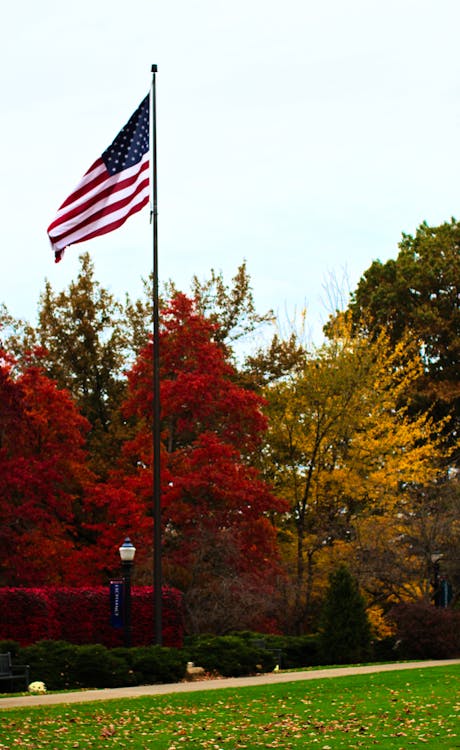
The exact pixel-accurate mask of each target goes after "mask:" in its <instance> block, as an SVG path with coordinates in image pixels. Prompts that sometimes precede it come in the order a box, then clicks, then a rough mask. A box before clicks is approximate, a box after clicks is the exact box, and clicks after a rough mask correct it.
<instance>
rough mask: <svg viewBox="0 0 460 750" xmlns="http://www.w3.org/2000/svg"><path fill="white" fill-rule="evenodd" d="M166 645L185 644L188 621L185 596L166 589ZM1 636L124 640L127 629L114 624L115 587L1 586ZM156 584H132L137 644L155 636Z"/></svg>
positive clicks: (24, 641)
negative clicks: (111, 594)
mask: <svg viewBox="0 0 460 750" xmlns="http://www.w3.org/2000/svg"><path fill="white" fill-rule="evenodd" d="M162 601H163V644H164V645H165V646H170V647H176V648H177V647H180V646H181V645H182V643H183V635H184V626H183V615H182V595H181V593H180V592H179V591H177V590H176V589H172V588H168V587H164V588H163V598H162ZM0 612H1V617H0V640H7V639H13V640H15V641H17V642H18V643H20V644H21V645H22V646H25V645H29V644H32V643H36V642H37V641H41V640H58V641H59V640H61V641H67V642H69V643H76V644H85V643H100V644H102V645H104V646H107V647H112V648H113V647H115V646H121V645H122V644H123V629H122V628H113V627H112V626H111V624H110V604H109V588H108V587H103V586H98V587H92V588H69V587H61V588H58V587H47V588H34V589H32V588H9V587H4V588H0ZM153 618H154V614H153V587H152V586H139V587H133V589H132V617H131V621H132V644H133V645H139V646H143V645H149V644H151V643H152V640H153V629H154V628H153Z"/></svg>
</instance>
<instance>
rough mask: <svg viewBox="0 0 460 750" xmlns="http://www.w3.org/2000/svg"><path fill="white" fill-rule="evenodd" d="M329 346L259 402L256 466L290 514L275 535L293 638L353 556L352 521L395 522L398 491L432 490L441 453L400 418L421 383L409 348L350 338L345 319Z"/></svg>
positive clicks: (430, 437)
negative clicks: (263, 441) (261, 441)
mask: <svg viewBox="0 0 460 750" xmlns="http://www.w3.org/2000/svg"><path fill="white" fill-rule="evenodd" d="M330 336H331V338H330V340H329V341H328V342H327V343H325V344H324V345H322V346H321V347H319V348H317V349H315V350H314V351H313V353H310V354H305V359H304V365H303V368H300V369H298V370H297V371H296V372H294V373H291V374H290V375H288V376H286V377H285V378H284V379H283V380H281V381H277V382H275V383H272V384H271V385H269V386H268V387H267V388H266V392H265V396H266V399H267V403H268V407H267V408H268V413H269V419H270V427H269V433H268V439H267V445H266V449H265V451H264V453H263V456H262V461H263V463H264V468H265V471H266V474H267V478H269V480H270V481H271V482H272V484H273V486H274V487H275V490H276V492H277V493H278V494H279V495H281V496H282V497H283V498H284V499H286V500H287V501H288V502H289V505H290V512H289V513H288V514H287V516H286V517H285V518H284V523H283V525H282V529H281V538H282V540H283V546H284V550H285V556H286V561H287V565H288V569H289V580H290V587H289V591H287V592H286V602H285V612H286V613H287V615H286V618H287V619H286V623H285V626H286V627H289V628H290V629H291V630H294V631H297V632H300V631H302V630H303V629H304V628H305V625H306V624H308V621H309V620H311V616H312V612H313V610H314V604H315V597H316V598H317V597H318V595H320V594H321V591H320V590H319V589H318V586H319V585H320V580H323V581H325V580H326V578H327V575H328V573H329V572H330V569H331V567H333V566H334V565H335V564H337V562H338V561H341V560H343V559H346V557H347V556H348V557H350V556H351V555H354V554H355V553H356V545H357V538H358V524H357V520H358V519H364V518H365V519H372V518H374V519H375V521H377V520H378V521H379V523H380V522H382V519H388V518H392V519H393V520H395V521H397V517H398V510H397V508H398V503H400V502H401V501H404V495H405V490H406V488H408V487H412V486H414V485H425V484H427V483H429V482H432V481H434V480H435V479H436V477H437V475H438V473H439V471H440V469H439V466H440V458H441V455H442V451H443V445H442V441H441V438H440V436H439V423H438V424H437V426H436V428H435V426H434V423H433V421H432V420H431V418H430V416H429V415H428V414H422V415H419V416H417V417H410V415H409V412H408V408H407V404H408V395H409V394H410V392H411V389H413V386H414V384H415V382H416V381H417V379H418V378H419V377H420V375H421V362H420V357H419V355H418V353H417V350H416V348H415V347H413V346H411V344H410V342H409V341H408V340H402V341H400V342H399V343H398V344H397V345H396V346H394V345H390V342H389V340H388V338H387V336H386V335H385V333H381V334H380V335H379V336H378V337H377V338H376V339H375V340H373V341H371V340H369V339H368V338H365V337H363V336H359V335H358V336H357V335H353V334H352V331H351V326H350V324H349V320H348V319H347V317H346V316H338V317H337V319H336V320H335V323H334V330H333V332H332V333H330ZM377 528H378V523H376V524H375V529H377ZM393 530H394V531H395V533H397V529H396V528H395V526H394V527H393ZM367 533H372V523H370V527H369V526H368V531H367ZM332 549H333V552H331V550H332ZM337 558H339V560H338V559H337ZM319 571H320V572H321V575H320V576H319V575H318V572H319Z"/></svg>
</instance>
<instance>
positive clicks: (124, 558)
mask: <svg viewBox="0 0 460 750" xmlns="http://www.w3.org/2000/svg"><path fill="white" fill-rule="evenodd" d="M118 551H119V553H120V559H121V569H122V573H123V589H124V596H123V628H124V643H125V646H126V647H127V648H129V647H130V646H131V571H132V568H133V565H134V555H135V554H136V548H135V546H134V544H133V543H132V542H131V539H130V538H129V536H127V537H126V539H125V541H124V542H123V544H122V545H121V547H120V548H119V550H118Z"/></svg>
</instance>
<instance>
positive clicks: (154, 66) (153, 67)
mask: <svg viewBox="0 0 460 750" xmlns="http://www.w3.org/2000/svg"><path fill="white" fill-rule="evenodd" d="M157 72H158V65H152V73H157Z"/></svg>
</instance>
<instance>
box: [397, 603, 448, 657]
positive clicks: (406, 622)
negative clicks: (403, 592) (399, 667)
mask: <svg viewBox="0 0 460 750" xmlns="http://www.w3.org/2000/svg"><path fill="white" fill-rule="evenodd" d="M389 616H390V618H391V619H392V620H393V622H394V624H395V625H396V631H397V635H396V637H397V639H398V641H399V642H400V648H401V651H402V654H403V656H404V657H405V658H410V659H454V658H457V657H459V656H460V610H459V609H453V608H451V607H448V608H447V609H444V608H442V607H433V606H432V605H429V604H426V603H425V602H407V603H404V604H398V605H397V606H395V607H393V609H392V610H391V611H390V613H389Z"/></svg>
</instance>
